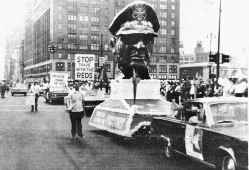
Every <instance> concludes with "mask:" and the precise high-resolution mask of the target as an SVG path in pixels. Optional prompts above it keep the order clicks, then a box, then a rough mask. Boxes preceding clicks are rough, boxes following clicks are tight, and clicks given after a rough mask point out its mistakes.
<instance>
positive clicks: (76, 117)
mask: <svg viewBox="0 0 249 170" xmlns="http://www.w3.org/2000/svg"><path fill="white" fill-rule="evenodd" d="M69 99H70V100H71V105H70V106H69V110H70V111H69V114H70V120H71V125H72V128H71V134H72V138H73V139H75V138H76V135H78V136H79V137H80V138H82V137H83V134H82V124H81V120H82V118H83V116H84V107H83V103H84V96H83V94H82V93H81V92H80V91H79V86H75V91H74V92H72V93H71V94H69Z"/></svg>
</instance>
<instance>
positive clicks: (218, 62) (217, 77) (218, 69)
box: [216, 0, 221, 84]
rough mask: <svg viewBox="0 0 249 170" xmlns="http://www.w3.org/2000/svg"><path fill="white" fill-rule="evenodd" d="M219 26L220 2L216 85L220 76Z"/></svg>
mask: <svg viewBox="0 0 249 170" xmlns="http://www.w3.org/2000/svg"><path fill="white" fill-rule="evenodd" d="M220 25H221V0H220V6H219V24H218V51H217V67H216V84H218V79H219V76H220Z"/></svg>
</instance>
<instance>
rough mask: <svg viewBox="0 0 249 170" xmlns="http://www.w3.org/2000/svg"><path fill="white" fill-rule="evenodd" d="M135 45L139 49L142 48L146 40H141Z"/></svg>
mask: <svg viewBox="0 0 249 170" xmlns="http://www.w3.org/2000/svg"><path fill="white" fill-rule="evenodd" d="M134 47H136V48H137V49H140V48H144V47H145V45H144V42H143V41H142V40H140V41H138V42H137V43H136V44H134Z"/></svg>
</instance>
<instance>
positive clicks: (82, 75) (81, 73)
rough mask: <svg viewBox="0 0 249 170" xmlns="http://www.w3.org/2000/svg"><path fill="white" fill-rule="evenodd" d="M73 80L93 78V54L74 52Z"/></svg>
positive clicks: (89, 79) (91, 79)
mask: <svg viewBox="0 0 249 170" xmlns="http://www.w3.org/2000/svg"><path fill="white" fill-rule="evenodd" d="M74 61H75V80H81V81H93V80H94V71H95V68H94V65H95V55H94V54H75V60H74Z"/></svg>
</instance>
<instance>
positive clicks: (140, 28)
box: [109, 1, 160, 36]
mask: <svg viewBox="0 0 249 170" xmlns="http://www.w3.org/2000/svg"><path fill="white" fill-rule="evenodd" d="M159 28H160V25H159V22H158V18H157V15H156V12H155V10H154V9H153V7H152V6H151V5H150V4H148V3H146V2H143V1H135V2H133V3H130V4H128V5H127V6H126V7H125V8H124V9H123V10H121V11H120V12H119V13H118V14H117V15H116V16H115V17H114V19H113V21H112V22H111V24H110V26H109V31H110V32H111V33H112V35H114V36H117V35H126V34H136V33H141V34H152V35H155V36H157V32H158V30H159Z"/></svg>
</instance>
